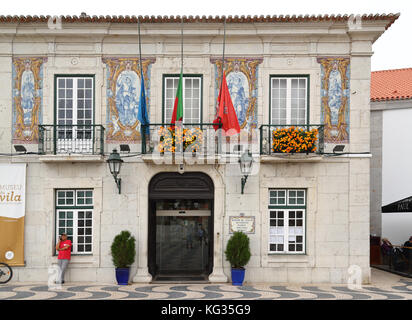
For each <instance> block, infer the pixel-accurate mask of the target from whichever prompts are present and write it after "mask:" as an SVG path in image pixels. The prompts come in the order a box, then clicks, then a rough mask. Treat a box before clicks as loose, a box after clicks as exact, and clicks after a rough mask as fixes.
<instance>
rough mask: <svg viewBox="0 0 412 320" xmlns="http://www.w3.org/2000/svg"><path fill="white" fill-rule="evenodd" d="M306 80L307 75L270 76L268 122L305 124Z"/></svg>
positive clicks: (306, 108) (307, 80)
mask: <svg viewBox="0 0 412 320" xmlns="http://www.w3.org/2000/svg"><path fill="white" fill-rule="evenodd" d="M308 82H309V78H308V77H307V76H296V77H295V76H288V77H278V76H272V77H271V78H270V124H279V125H289V124H293V125H297V124H306V122H307V116H308V112H307V110H308Z"/></svg>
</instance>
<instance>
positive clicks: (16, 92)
mask: <svg viewBox="0 0 412 320" xmlns="http://www.w3.org/2000/svg"><path fill="white" fill-rule="evenodd" d="M46 61H47V58H45V57H28V58H14V59H13V67H12V76H13V89H12V90H13V130H12V131H13V132H12V134H13V143H37V142H38V139H39V129H38V125H39V124H41V121H42V104H43V63H44V62H46Z"/></svg>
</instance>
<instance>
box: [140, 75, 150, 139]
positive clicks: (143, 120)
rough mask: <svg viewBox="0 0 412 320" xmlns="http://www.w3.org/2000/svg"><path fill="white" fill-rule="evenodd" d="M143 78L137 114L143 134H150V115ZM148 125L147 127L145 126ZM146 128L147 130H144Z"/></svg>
mask: <svg viewBox="0 0 412 320" xmlns="http://www.w3.org/2000/svg"><path fill="white" fill-rule="evenodd" d="M141 79H142V85H141V89H140V99H139V113H138V115H137V119H138V120H139V121H140V132H141V134H143V133H146V134H149V124H150V122H149V117H148V116H147V106H146V94H145V90H144V79H143V77H141ZM144 125H146V127H144ZM144 128H146V130H145V131H144Z"/></svg>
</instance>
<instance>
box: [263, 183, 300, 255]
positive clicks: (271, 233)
mask: <svg viewBox="0 0 412 320" xmlns="http://www.w3.org/2000/svg"><path fill="white" fill-rule="evenodd" d="M271 191H284V192H285V195H286V201H285V204H275V205H273V204H272V205H271V204H270V203H271V201H270V199H271V197H270V192H271ZM294 191H295V192H298V191H299V192H302V191H303V203H301V204H294V203H292V204H291V203H290V202H291V201H290V200H291V198H293V197H290V192H294ZM306 194H307V190H306V189H278V188H276V189H275V188H273V189H269V192H268V196H269V208H268V221H269V230H268V238H269V239H268V253H269V254H291V255H302V254H306ZM296 195H297V193H296ZM299 199H302V197H299ZM296 202H297V201H296ZM297 211H301V212H302V218H301V219H302V226H300V227H301V228H302V234H299V235H296V234H290V231H291V229H290V226H289V219H290V218H289V214H290V212H295V219H296V214H297ZM273 212H277V213H279V212H283V226H280V227H283V229H282V230H283V233H276V232H275V230H276V231H277V230H278V229H277V228H278V227H279V226H278V225H277V226H271V220H274V219H275V218H271V213H273ZM277 219H278V218H277ZM278 220H279V219H278ZM294 227H296V225H295V226H294ZM277 236H281V237H283V251H277V250H271V245H272V244H276V245H277V244H282V243H279V242H275V241H272V239H274V238H275V237H277ZM289 236H295V237H296V236H302V251H296V244H295V251H289ZM271 237H273V238H271ZM299 244H300V243H299Z"/></svg>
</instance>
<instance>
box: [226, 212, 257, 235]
mask: <svg viewBox="0 0 412 320" xmlns="http://www.w3.org/2000/svg"><path fill="white" fill-rule="evenodd" d="M236 231H241V232H243V233H255V217H245V216H240V217H234V216H233V217H229V232H230V233H233V232H236Z"/></svg>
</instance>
